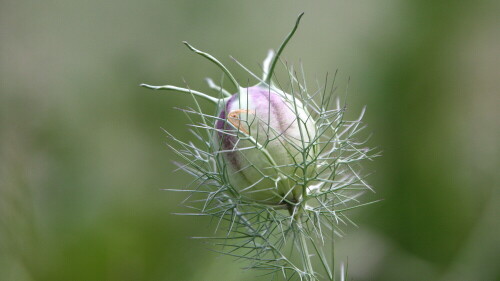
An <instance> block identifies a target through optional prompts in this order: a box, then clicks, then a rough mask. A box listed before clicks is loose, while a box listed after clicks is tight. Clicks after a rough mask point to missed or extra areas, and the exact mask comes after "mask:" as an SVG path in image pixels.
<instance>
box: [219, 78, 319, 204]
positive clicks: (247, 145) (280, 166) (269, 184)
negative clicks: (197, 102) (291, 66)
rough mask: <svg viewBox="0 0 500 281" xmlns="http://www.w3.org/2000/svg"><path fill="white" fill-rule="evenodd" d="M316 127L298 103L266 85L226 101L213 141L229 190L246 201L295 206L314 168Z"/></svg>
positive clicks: (250, 89)
mask: <svg viewBox="0 0 500 281" xmlns="http://www.w3.org/2000/svg"><path fill="white" fill-rule="evenodd" d="M315 126H316V125H315V122H314V120H313V119H312V117H311V116H310V114H309V113H308V112H307V110H306V109H305V108H304V106H303V104H302V102H301V101H300V100H298V99H295V98H294V97H293V96H291V95H289V94H286V93H284V92H281V91H277V90H273V89H269V88H268V87H265V86H260V85H257V86H253V87H249V88H244V89H241V91H240V93H237V94H234V95H232V96H231V97H230V98H228V99H226V100H225V104H224V105H223V108H222V109H221V110H220V113H219V119H218V120H217V121H216V124H215V128H216V135H215V140H216V147H217V148H218V153H219V155H220V157H221V160H222V163H223V165H224V166H225V169H226V172H227V178H228V180H229V182H230V184H231V185H232V187H233V188H234V189H235V190H236V191H238V192H239V193H240V195H241V196H242V197H243V198H246V199H250V200H256V201H260V202H263V203H270V204H279V203H283V202H286V201H295V202H297V201H298V200H299V199H300V197H301V194H302V192H304V188H305V185H304V184H300V183H301V182H302V183H303V182H304V179H306V181H307V178H308V177H310V176H311V174H312V173H313V172H314V168H315V167H314V166H315V164H314V163H312V162H313V161H312V159H313V157H314V154H315V151H316V147H315V146H314V144H313V143H312V142H314V141H315V138H316V127H315Z"/></svg>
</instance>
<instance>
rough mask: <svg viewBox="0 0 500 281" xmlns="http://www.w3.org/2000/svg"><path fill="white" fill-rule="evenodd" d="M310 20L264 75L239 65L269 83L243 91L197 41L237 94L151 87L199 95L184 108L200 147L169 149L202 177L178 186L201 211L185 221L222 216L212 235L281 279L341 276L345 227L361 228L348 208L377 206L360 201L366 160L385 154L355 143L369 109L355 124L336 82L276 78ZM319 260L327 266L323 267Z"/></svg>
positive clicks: (291, 75) (292, 75)
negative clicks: (337, 250) (210, 109)
mask: <svg viewBox="0 0 500 281" xmlns="http://www.w3.org/2000/svg"><path fill="white" fill-rule="evenodd" d="M302 16H303V14H301V15H299V17H298V19H297V21H296V24H295V26H294V28H293V30H292V31H291V32H290V34H289V35H288V36H287V37H286V38H285V40H284V42H283V43H282V45H281V46H280V47H279V49H278V51H277V52H276V54H275V53H274V52H273V51H270V52H269V55H268V56H267V58H266V60H265V61H264V63H263V70H264V71H263V75H262V77H258V76H256V75H255V74H253V73H252V72H251V71H249V70H248V69H247V68H245V67H244V66H242V65H241V64H240V63H239V62H237V61H236V60H235V61H236V62H237V63H238V64H239V65H240V66H242V67H243V68H244V69H245V70H246V71H247V72H248V73H249V74H250V75H252V76H253V77H254V78H256V79H257V80H258V81H259V82H258V83H257V85H255V86H252V87H247V88H245V87H241V86H240V84H239V83H238V82H237V80H236V79H235V78H234V76H233V75H232V74H231V73H230V72H229V70H228V69H227V68H226V67H225V66H224V65H222V63H220V62H219V61H218V60H217V59H216V58H214V57H213V56H212V55H210V54H208V53H205V52H202V51H200V50H197V49H195V48H194V47H193V46H191V45H189V44H188V43H187V42H184V44H186V46H187V47H188V48H189V49H190V50H191V51H193V52H195V53H197V54H199V55H201V56H203V57H205V58H207V59H208V60H210V61H211V62H213V63H215V64H216V65H217V66H218V67H220V69H221V70H222V71H223V72H224V73H225V75H226V76H227V77H228V78H229V81H230V82H231V83H232V84H233V86H235V87H236V88H237V89H238V90H237V92H236V93H235V94H234V95H231V94H230V93H229V92H228V91H226V90H225V89H224V88H223V87H222V86H217V85H216V84H215V83H214V82H213V81H212V80H210V79H208V84H209V86H210V87H211V88H212V89H214V90H216V91H217V93H218V96H219V97H217V98H216V97H212V96H210V95H207V94H205V93H202V92H199V91H195V90H192V89H189V88H180V87H175V86H170V85H166V86H151V85H147V84H142V86H144V87H147V88H151V89H155V90H169V91H176V92H180V93H185V94H190V95H191V96H192V97H193V99H194V103H195V105H196V108H195V109H187V110H184V111H185V112H186V113H187V114H188V116H190V118H192V119H191V120H192V121H193V124H192V125H191V127H192V132H193V135H194V137H195V139H196V141H197V144H196V145H195V143H194V142H191V141H189V142H185V141H183V140H180V139H178V138H176V137H175V136H173V135H172V134H170V133H168V132H167V134H168V137H169V139H170V142H169V144H168V146H169V147H170V148H171V149H172V150H173V151H175V152H176V153H177V155H178V156H179V158H180V159H182V161H183V163H180V164H179V167H180V168H181V169H182V170H184V171H186V172H187V173H189V174H191V175H193V176H194V177H195V181H194V182H193V184H192V185H191V186H190V188H186V189H182V190H175V191H182V192H187V193H188V194H189V195H188V197H187V198H186V200H185V201H184V203H185V205H186V206H187V207H188V208H191V209H192V210H193V212H192V213H185V215H196V216H199V215H201V216H211V217H214V218H216V219H217V225H216V229H219V228H224V229H225V231H224V232H222V231H219V233H222V234H221V236H219V237H205V238H206V239H211V240H213V241H215V244H217V245H219V246H221V247H220V248H221V249H222V250H220V251H221V252H222V253H224V254H227V255H231V256H234V257H237V258H241V259H244V260H247V261H248V262H249V268H254V269H262V270H268V271H269V272H268V273H269V274H271V276H272V277H275V276H278V275H282V276H283V277H284V278H285V279H287V280H292V279H297V278H298V279H300V280H319V279H320V278H321V279H325V278H326V279H328V280H335V278H336V274H335V270H334V269H335V261H334V243H333V242H334V236H335V235H340V233H341V230H340V229H339V228H338V225H339V224H342V223H349V222H351V221H350V220H349V218H348V217H347V216H346V214H345V213H346V212H347V211H348V210H351V209H353V208H356V207H359V206H362V205H366V204H370V203H373V202H369V203H364V204H362V203H360V202H359V200H358V198H359V196H360V195H361V194H362V193H364V192H365V191H366V190H370V189H371V188H370V187H369V186H368V184H367V183H366V182H365V180H364V177H363V176H362V175H361V172H360V171H359V162H360V161H362V160H365V159H371V157H374V156H376V155H375V154H374V153H373V150H372V149H369V148H365V147H364V142H363V141H357V140H356V138H355V136H356V134H357V133H358V132H359V131H361V130H362V129H363V128H364V126H363V125H362V124H361V119H362V116H363V113H364V110H363V111H362V113H361V116H360V117H359V119H357V120H354V121H346V120H344V114H345V109H346V108H345V105H341V104H340V101H339V99H338V98H337V99H336V101H334V92H335V87H334V83H335V77H334V79H333V81H332V82H331V83H330V82H328V79H327V81H326V82H325V84H324V86H323V87H320V86H319V84H318V88H317V89H316V90H314V91H312V92H311V91H310V90H309V89H308V87H307V85H306V82H305V75H304V71H303V68H301V75H300V76H299V75H298V74H297V73H296V71H295V70H294V69H293V67H289V66H288V65H287V64H283V65H284V67H285V69H286V70H287V73H288V79H289V81H287V83H288V84H289V86H288V87H287V89H285V87H283V86H282V85H281V84H280V83H279V82H277V80H276V79H275V80H273V75H274V72H275V68H276V66H277V64H278V62H279V58H280V55H281V53H282V51H283V50H284V48H285V46H286V45H287V43H288V41H289V40H290V39H291V38H292V36H293V34H294V33H295V31H296V30H297V28H298V25H299V23H300V20H301V18H302ZM335 76H336V75H335ZM327 77H328V76H327ZM329 83H330V84H331V85H329ZM197 98H203V99H206V100H208V101H210V102H212V103H213V104H214V105H216V108H217V109H216V112H215V114H213V115H210V114H206V113H203V112H202V110H201V107H200V105H199V104H198V102H197ZM195 118H196V119H197V120H199V122H197V121H195ZM328 252H330V253H328ZM316 259H317V260H318V261H319V264H320V267H321V269H315V268H314V266H313V265H314V263H313V260H316ZM341 269H342V270H344V269H343V267H341ZM340 275H341V279H343V278H345V275H344V274H340Z"/></svg>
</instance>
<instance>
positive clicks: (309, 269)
mask: <svg viewBox="0 0 500 281" xmlns="http://www.w3.org/2000/svg"><path fill="white" fill-rule="evenodd" d="M303 221H304V214H303V211H302V210H299V212H298V214H297V227H298V228H299V236H300V237H299V239H300V246H301V249H302V258H303V261H304V270H305V272H306V273H307V275H308V277H309V278H310V279H308V280H316V278H315V277H314V269H313V266H312V262H311V255H310V254H309V249H308V247H307V240H306V234H305V229H303V227H304V225H303Z"/></svg>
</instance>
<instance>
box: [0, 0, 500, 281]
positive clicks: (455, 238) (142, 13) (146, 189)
mask: <svg viewBox="0 0 500 281" xmlns="http://www.w3.org/2000/svg"><path fill="white" fill-rule="evenodd" d="M499 3H500V2H499V1H494V0H491V1H482V0H481V1H455V0H443V1H429V0H417V1H401V0H380V1H371V0H350V1H345V0H338V1H337V0H328V1H326V0H325V1H298V0H286V1H285V0H272V1H263V0H259V1H234V0H217V1H193V0H189V1H170V0H168V1H165V0H163V1H159V0H145V1H95V0H89V1H68V0H66V1H62V0H60V1H55V0H48V1H1V2H0V280H2V281H4V280H5V281H11V280H13V281H25V280H26V281H28V280H40V281H44V280H50V281H57V280H64V281H67V280H120V281H121V280H174V281H177V280H186V281H198V280H200V281H205V280H206V281H234V280H242V281H243V280H268V278H266V277H259V274H261V273H259V272H253V271H241V270H240V268H241V267H243V266H244V264H242V263H238V262H235V261H234V260H233V259H232V258H228V257H219V256H218V255H217V254H216V253H213V252H211V251H209V250H208V249H207V248H210V246H208V245H205V244H203V243H201V242H199V241H194V240H192V239H189V237H190V236H201V235H207V234H210V233H211V232H212V230H210V225H209V221H208V220H207V219H196V218H192V217H182V216H175V215H173V214H172V213H173V212H180V211H182V207H181V206H179V202H180V201H181V199H182V195H180V194H174V193H169V192H164V191H160V189H161V188H166V187H168V188H176V187H182V186H184V185H185V184H187V183H189V182H190V178H189V177H187V176H186V175H184V174H182V173H174V172H173V170H174V168H175V166H174V165H173V164H172V163H171V160H172V159H174V155H173V154H172V152H171V151H169V149H167V147H166V146H165V145H164V144H163V142H164V141H165V139H166V137H165V134H164V133H163V132H162V131H161V129H160V128H161V127H163V128H165V129H168V130H169V131H171V132H173V133H174V134H176V135H177V136H179V137H180V138H181V139H184V140H188V139H189V135H188V133H187V127H186V126H185V124H186V123H188V120H187V118H185V116H184V115H183V114H182V113H181V112H179V111H178V110H175V109H174V107H181V108H186V107H188V106H191V105H192V101H191V99H190V98H189V97H183V96H180V95H175V94H171V95H170V94H167V93H165V92H162V93H161V94H158V92H153V91H150V90H147V89H143V88H139V87H138V85H139V84H140V83H142V82H146V83H151V84H160V85H161V84H166V83H169V84H174V85H181V86H182V85H184V84H185V83H184V81H183V79H185V80H186V81H187V83H189V85H190V87H192V88H193V89H199V90H203V91H207V90H208V88H207V86H206V85H205V84H204V81H203V78H205V77H207V76H210V77H213V78H215V79H216V80H218V79H219V78H220V77H221V72H220V71H219V70H218V69H217V68H216V67H214V66H213V65H212V64H210V63H209V62H207V61H206V60H204V59H203V58H201V57H199V56H196V55H194V54H193V53H191V52H190V51H189V50H187V48H185V46H184V45H182V43H181V41H183V40H187V41H189V42H190V43H192V44H193V45H194V46H196V47H198V48H200V49H202V50H206V51H209V52H210V53H211V54H213V55H215V56H216V57H218V58H220V60H221V61H222V62H223V63H225V64H226V65H227V66H229V68H230V69H231V70H232V71H233V72H234V73H235V76H236V77H237V79H239V80H240V81H241V82H242V83H244V81H247V79H249V76H248V75H247V74H246V73H245V72H244V71H242V70H241V69H240V68H239V67H238V66H237V65H236V64H235V63H234V62H233V61H232V60H231V59H230V58H229V57H228V55H232V56H234V57H235V58H237V59H238V60H239V61H241V62H242V63H243V64H245V65H247V66H248V67H250V68H251V69H252V70H254V71H256V72H259V65H258V64H259V63H261V61H262V60H263V58H264V57H265V55H266V53H267V50H268V49H269V48H276V47H277V46H278V45H279V44H280V42H281V41H282V40H283V38H284V36H285V35H286V34H287V33H288V32H289V30H290V28H291V27H292V25H293V22H294V21H295V18H296V16H297V15H298V14H299V12H302V11H304V12H305V13H306V14H305V17H304V18H303V21H302V25H301V26H300V28H299V31H298V32H297V34H296V36H295V38H294V39H293V40H292V42H291V43H290V45H289V48H287V50H286V51H285V53H284V58H285V59H287V60H289V61H291V62H294V63H296V62H298V59H299V58H300V59H301V60H302V61H303V63H304V68H305V72H306V76H307V78H308V81H309V82H310V84H313V83H314V81H315V79H319V80H321V81H322V80H323V77H324V75H325V73H326V72H334V71H335V70H336V69H339V71H340V75H339V77H338V80H337V81H338V84H337V85H338V86H339V88H340V89H345V87H346V85H347V81H348V77H351V80H350V83H349V97H348V106H349V109H350V112H351V113H352V115H353V116H354V115H355V114H356V113H357V112H359V111H360V110H361V108H362V106H363V105H367V106H368V111H367V115H366V118H365V121H366V123H367V124H368V125H369V128H368V131H369V132H372V133H373V137H372V139H371V140H370V144H371V145H374V146H379V147H380V150H382V151H383V155H384V156H383V157H381V158H378V159H377V160H376V161H374V162H371V163H367V165H366V170H367V171H375V173H374V175H372V176H371V177H370V178H369V181H370V182H371V183H372V184H373V185H374V186H375V187H376V190H377V193H376V194H369V195H368V196H367V197H366V200H369V199H370V198H383V199H384V201H383V202H381V203H378V204H375V205H370V206H368V207H365V208H362V209H359V210H358V211H357V212H355V213H353V214H352V218H353V219H354V220H355V221H356V222H357V224H358V225H359V228H347V229H346V231H347V233H348V235H347V236H346V237H345V238H343V239H339V240H338V247H337V248H338V252H337V258H338V260H344V261H348V266H349V273H350V276H351V277H352V280H386V281H387V280H440V281H451V280H466V281H468V280H500V266H499V265H500V219H499V216H500V215H499V214H500V204H499V202H500V196H499V182H500V181H499V173H498V168H499V164H500V163H499V160H498V159H499V157H500V155H499V136H500V133H499V120H500V118H499V117H500V116H499V114H498V106H499V92H500V85H499V80H500V68H499V65H500V52H499V50H500V32H499V30H500V25H499V21H498V15H499V14H500V4H499ZM203 105H204V106H205V108H206V109H207V110H210V108H209V107H208V104H203ZM209 112H211V111H209Z"/></svg>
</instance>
